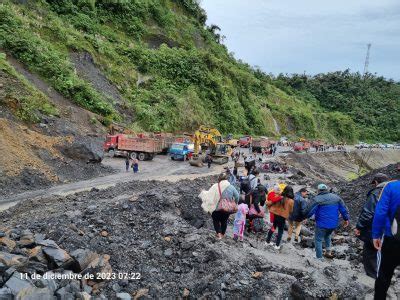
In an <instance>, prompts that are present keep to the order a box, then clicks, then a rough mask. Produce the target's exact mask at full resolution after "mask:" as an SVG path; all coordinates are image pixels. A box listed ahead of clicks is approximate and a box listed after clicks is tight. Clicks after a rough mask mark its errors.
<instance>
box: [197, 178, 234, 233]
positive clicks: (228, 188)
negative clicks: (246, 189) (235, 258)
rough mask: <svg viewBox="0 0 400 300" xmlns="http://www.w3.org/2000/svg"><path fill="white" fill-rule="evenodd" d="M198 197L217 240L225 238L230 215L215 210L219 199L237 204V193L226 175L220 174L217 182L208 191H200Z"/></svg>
mask: <svg viewBox="0 0 400 300" xmlns="http://www.w3.org/2000/svg"><path fill="white" fill-rule="evenodd" d="M199 197H200V199H201V200H202V204H201V207H202V208H203V210H204V211H205V212H208V213H210V214H211V217H212V220H213V225H214V229H215V233H216V237H217V239H222V238H223V237H224V236H225V232H226V228H227V226H228V219H229V215H230V214H229V213H226V212H223V211H217V210H216V208H217V206H218V203H219V201H220V200H221V199H230V200H234V201H235V202H236V203H238V202H239V193H238V191H237V190H236V188H235V187H234V186H233V185H231V184H230V183H229V181H228V177H227V174H226V173H221V174H220V175H219V177H218V182H217V183H215V184H214V185H213V186H212V187H211V188H210V189H209V190H208V191H202V192H201V193H200V195H199Z"/></svg>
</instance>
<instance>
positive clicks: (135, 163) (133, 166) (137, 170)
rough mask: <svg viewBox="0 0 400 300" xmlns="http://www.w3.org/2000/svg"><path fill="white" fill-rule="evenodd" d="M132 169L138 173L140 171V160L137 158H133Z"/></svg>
mask: <svg viewBox="0 0 400 300" xmlns="http://www.w3.org/2000/svg"><path fill="white" fill-rule="evenodd" d="M132 169H133V173H135V174H136V173H137V172H139V161H138V160H137V158H134V159H132Z"/></svg>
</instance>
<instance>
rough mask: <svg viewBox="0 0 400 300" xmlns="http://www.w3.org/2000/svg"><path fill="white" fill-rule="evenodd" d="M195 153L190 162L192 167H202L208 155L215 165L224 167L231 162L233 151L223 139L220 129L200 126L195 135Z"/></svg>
mask: <svg viewBox="0 0 400 300" xmlns="http://www.w3.org/2000/svg"><path fill="white" fill-rule="evenodd" d="M193 142H194V152H193V157H192V159H191V160H190V161H189V163H190V165H191V166H196V167H202V166H203V163H204V162H205V158H206V155H207V154H210V156H211V158H212V160H213V163H216V164H219V165H223V164H226V163H227V162H228V161H229V156H230V155H231V152H232V149H231V147H230V145H229V144H227V143H225V142H224V141H223V139H222V135H221V133H220V132H219V131H218V129H215V128H211V127H206V126H200V128H199V129H198V130H197V131H196V132H195V133H194V135H193Z"/></svg>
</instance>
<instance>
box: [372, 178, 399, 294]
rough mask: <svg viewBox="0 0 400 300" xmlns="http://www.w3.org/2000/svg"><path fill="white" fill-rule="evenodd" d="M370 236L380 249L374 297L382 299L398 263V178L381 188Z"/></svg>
mask: <svg viewBox="0 0 400 300" xmlns="http://www.w3.org/2000/svg"><path fill="white" fill-rule="evenodd" d="M372 238H373V243H374V246H375V249H376V250H378V251H380V252H379V255H378V277H377V278H376V280H375V295H374V298H375V299H377V300H381V299H382V300H383V299H386V295H387V291H388V289H389V286H390V283H391V280H392V277H393V274H394V270H395V269H396V267H398V266H399V265H400V255H399V253H400V180H396V181H392V182H389V183H387V184H386V185H385V186H384V188H383V190H382V194H381V196H380V198H379V200H378V203H377V205H376V209H375V216H374V220H373V223H372Z"/></svg>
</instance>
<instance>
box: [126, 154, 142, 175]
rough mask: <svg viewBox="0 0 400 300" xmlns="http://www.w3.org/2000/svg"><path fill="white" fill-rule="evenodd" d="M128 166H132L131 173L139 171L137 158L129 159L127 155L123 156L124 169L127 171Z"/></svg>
mask: <svg viewBox="0 0 400 300" xmlns="http://www.w3.org/2000/svg"><path fill="white" fill-rule="evenodd" d="M129 167H131V168H132V171H133V173H137V172H139V160H138V159H137V158H134V159H129V157H128V156H127V157H125V170H126V172H129Z"/></svg>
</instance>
